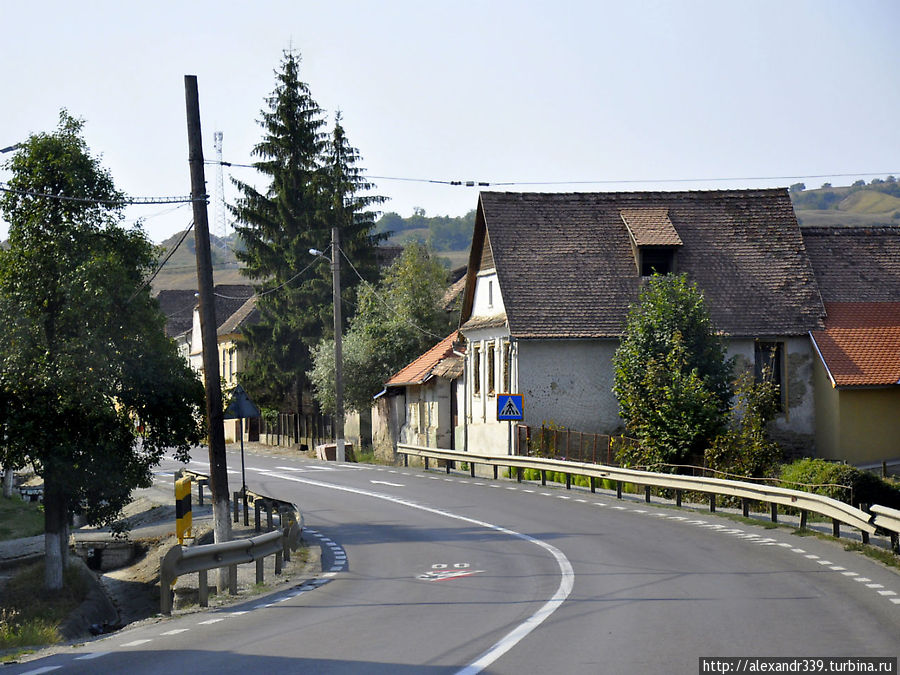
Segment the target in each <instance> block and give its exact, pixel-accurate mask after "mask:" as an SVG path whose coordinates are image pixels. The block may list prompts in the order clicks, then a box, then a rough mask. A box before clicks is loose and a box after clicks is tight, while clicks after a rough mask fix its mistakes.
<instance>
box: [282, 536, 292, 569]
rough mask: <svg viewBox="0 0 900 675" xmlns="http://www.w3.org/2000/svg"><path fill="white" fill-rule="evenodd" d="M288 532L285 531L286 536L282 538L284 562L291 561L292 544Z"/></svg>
mask: <svg viewBox="0 0 900 675" xmlns="http://www.w3.org/2000/svg"><path fill="white" fill-rule="evenodd" d="M287 534H288V533H287V532H285V533H284V535H285V536H284V538H283V539H282V542H283V544H284V545H283V546H282V547H281V549H282V551H283V552H284V562H291V545H290V542H289V541H288V537H287Z"/></svg>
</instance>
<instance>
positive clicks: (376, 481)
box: [369, 480, 403, 487]
mask: <svg viewBox="0 0 900 675" xmlns="http://www.w3.org/2000/svg"><path fill="white" fill-rule="evenodd" d="M369 482H370V483H372V484H374V485H389V486H390V487H403V484H402V483H388V482H387V481H386V480H370V481H369Z"/></svg>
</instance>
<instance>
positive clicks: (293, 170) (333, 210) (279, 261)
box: [233, 52, 381, 410]
mask: <svg viewBox="0 0 900 675" xmlns="http://www.w3.org/2000/svg"><path fill="white" fill-rule="evenodd" d="M267 102H268V109H267V110H263V111H262V117H261V121H260V125H261V127H262V128H263V138H262V140H261V141H260V142H259V143H258V144H257V145H256V147H255V148H254V150H253V154H254V155H255V156H256V157H258V158H259V160H258V161H257V162H255V164H254V166H255V167H256V169H257V171H259V172H260V173H261V174H263V175H264V176H266V177H267V179H268V180H269V184H268V186H267V188H266V189H265V190H264V191H258V190H257V189H256V188H254V187H253V186H252V185H249V184H247V183H243V182H240V181H235V185H236V187H237V188H238V190H239V191H240V193H241V195H242V196H241V197H240V198H239V199H238V200H237V203H236V205H235V207H234V209H233V213H234V215H235V217H236V219H237V221H238V222H239V223H240V224H239V225H238V226H237V227H236V230H237V232H238V234H239V235H240V237H241V239H242V241H243V243H244V247H245V249H244V250H243V251H237V253H236V255H237V257H238V259H239V260H240V261H241V262H242V263H243V264H244V266H245V267H244V268H243V270H242V273H243V274H245V275H246V276H247V277H249V278H250V279H252V280H254V281H256V282H257V292H258V293H259V294H260V296H259V300H258V302H257V309H258V310H259V314H260V322H259V323H258V324H257V325H255V326H251V327H249V328H248V329H247V330H246V337H247V342H248V345H249V347H250V349H249V356H248V362H247V368H246V370H245V372H244V373H243V375H242V384H243V385H244V387H245V389H247V390H248V392H249V393H250V394H251V396H252V397H253V399H254V400H256V401H257V402H259V403H260V404H262V405H267V406H272V407H282V406H288V407H290V408H291V409H293V410H299V409H300V403H301V402H300V398H301V395H302V391H303V390H304V389H305V385H306V371H307V370H308V369H309V368H310V367H311V365H312V360H311V354H310V351H311V349H312V347H313V346H314V345H315V344H316V343H318V342H319V341H320V340H321V339H322V336H323V335H328V334H330V333H331V328H332V326H333V321H332V282H331V270H330V268H329V265H327V264H325V262H324V261H323V260H319V261H315V259H314V258H312V256H311V255H310V253H309V250H310V249H317V250H320V251H326V252H327V251H328V250H329V243H330V241H331V228H332V227H338V228H339V229H340V244H341V249H342V252H343V254H344V255H345V256H346V258H348V259H349V260H351V261H352V262H353V265H354V267H355V268H356V270H357V272H359V274H361V275H362V276H363V277H364V278H366V279H374V278H375V277H376V276H377V264H376V260H375V245H376V244H377V243H378V241H379V240H380V238H381V237H379V236H378V235H374V234H372V231H373V228H374V222H375V221H374V214H373V212H372V211H371V210H369V207H370V206H371V205H373V204H376V203H378V202H379V201H381V198H379V197H374V196H364V195H363V193H364V192H366V191H367V190H368V189H369V188H370V187H371V186H370V185H369V184H368V183H367V182H366V181H364V180H363V179H362V177H361V171H360V169H359V168H358V167H357V166H356V163H357V161H358V159H359V154H358V152H357V151H356V150H355V149H354V148H352V147H351V146H350V144H349V143H348V141H347V138H346V135H345V133H344V129H343V127H342V125H341V120H340V116H339V115H338V117H337V119H336V121H335V126H334V130H333V133H332V134H331V136H330V137H328V136H326V134H325V133H324V131H323V128H324V125H325V120H324V118H323V112H322V110H321V109H320V108H319V106H318V105H317V104H316V102H315V101H314V100H313V98H312V96H311V95H310V91H309V87H308V86H307V85H306V84H305V83H304V82H302V81H301V80H300V57H299V55H297V54H295V53H292V52H286V53H285V54H284V58H283V59H282V62H281V69H280V71H279V72H278V73H277V84H276V88H275V91H274V92H273V94H272V96H271V97H269V99H268V101H267ZM311 262H315V265H314V266H313V268H312V269H311V270H310V271H309V272H306V273H304V274H302V275H300V272H301V271H303V270H304V269H305V268H306V267H307V266H308V265H309V264H310V263H311ZM341 267H342V275H341V289H342V299H343V300H345V301H346V302H345V304H344V307H346V308H347V310H348V311H347V312H346V313H347V314H350V313H351V312H350V311H349V310H352V308H353V307H354V303H353V302H352V301H353V300H354V295H355V293H354V288H355V286H356V284H357V283H358V281H359V278H358V277H357V273H356V272H354V271H353V270H352V269H350V266H349V265H346V264H342V266H341Z"/></svg>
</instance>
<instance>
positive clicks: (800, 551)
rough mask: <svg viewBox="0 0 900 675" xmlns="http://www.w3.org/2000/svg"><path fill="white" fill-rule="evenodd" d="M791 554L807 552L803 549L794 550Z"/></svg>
mask: <svg viewBox="0 0 900 675" xmlns="http://www.w3.org/2000/svg"><path fill="white" fill-rule="evenodd" d="M791 553H806V551H805V550H804V549H802V548H792V549H791Z"/></svg>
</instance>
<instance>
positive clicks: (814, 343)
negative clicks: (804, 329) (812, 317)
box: [809, 331, 837, 389]
mask: <svg viewBox="0 0 900 675" xmlns="http://www.w3.org/2000/svg"><path fill="white" fill-rule="evenodd" d="M809 339H810V340H812V343H813V347H815V348H816V354H818V355H819V360H820V361H822V365H823V366H825V372H826V373H828V379H829V380H831V388H832V389H836V388H837V382H835V381H834V375H832V374H831V369H830V368H829V367H828V364H827V363H826V362H825V357H824V356H822V352H821V351H820V350H819V345H818V344H817V343H816V338H815V337H813V333H812V331H809Z"/></svg>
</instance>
